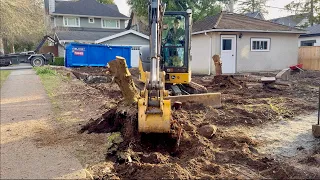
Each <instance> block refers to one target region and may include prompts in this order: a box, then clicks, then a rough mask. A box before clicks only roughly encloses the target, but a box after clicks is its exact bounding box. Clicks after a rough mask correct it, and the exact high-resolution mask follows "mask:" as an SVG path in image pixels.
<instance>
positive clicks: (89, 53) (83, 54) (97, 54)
mask: <svg viewBox="0 0 320 180" xmlns="http://www.w3.org/2000/svg"><path fill="white" fill-rule="evenodd" d="M116 56H121V57H124V58H125V59H126V61H127V66H128V68H131V47H130V46H108V45H98V44H79V43H70V44H68V45H67V47H66V56H65V66H66V67H79V66H98V67H99V66H106V65H107V63H108V62H110V61H112V60H114V59H116Z"/></svg>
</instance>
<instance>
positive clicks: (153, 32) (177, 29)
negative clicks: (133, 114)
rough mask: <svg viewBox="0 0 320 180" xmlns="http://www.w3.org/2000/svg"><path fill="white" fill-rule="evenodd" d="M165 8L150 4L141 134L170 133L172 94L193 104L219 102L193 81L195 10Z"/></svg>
mask: <svg viewBox="0 0 320 180" xmlns="http://www.w3.org/2000/svg"><path fill="white" fill-rule="evenodd" d="M165 9H166V5H165V4H162V3H161V0H150V1H149V9H148V12H149V30H150V45H149V47H143V48H141V49H140V61H139V79H140V81H142V82H144V89H143V90H141V92H140V96H141V98H140V99H139V100H138V130H139V132H142V133H170V131H171V123H172V122H171V121H172V120H171V119H172V118H171V99H170V98H169V95H170V96H185V97H186V96H188V97H186V98H189V96H190V97H191V101H193V102H200V103H201V100H204V99H206V100H208V99H210V98H211V96H212V97H213V96H215V97H213V98H215V99H217V97H216V95H217V94H213V93H205V92H206V89H205V88H204V87H203V86H201V85H198V84H196V83H194V82H191V68H190V60H191V55H190V49H191V29H192V28H191V25H192V11H191V10H190V9H188V10H187V11H186V12H183V11H181V12H179V11H173V12H165ZM199 89H200V90H199ZM197 93H200V94H198V96H194V97H192V96H191V95H190V94H197ZM201 93H204V94H201ZM202 95H203V96H202ZM219 98H220V96H219V97H218V99H219ZM219 100H220V101H221V98H220V99H219Z"/></svg>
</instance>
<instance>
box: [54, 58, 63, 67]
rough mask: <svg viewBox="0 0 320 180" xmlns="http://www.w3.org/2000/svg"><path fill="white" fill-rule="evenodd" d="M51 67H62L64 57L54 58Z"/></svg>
mask: <svg viewBox="0 0 320 180" xmlns="http://www.w3.org/2000/svg"><path fill="white" fill-rule="evenodd" d="M51 65H54V66H64V57H55V58H54V60H53V63H51Z"/></svg>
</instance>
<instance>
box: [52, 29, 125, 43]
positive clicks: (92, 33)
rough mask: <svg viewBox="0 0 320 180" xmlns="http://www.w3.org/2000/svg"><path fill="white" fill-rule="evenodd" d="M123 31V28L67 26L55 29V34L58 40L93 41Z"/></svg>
mask: <svg viewBox="0 0 320 180" xmlns="http://www.w3.org/2000/svg"><path fill="white" fill-rule="evenodd" d="M123 31H125V29H114V30H103V29H95V28H69V29H68V30H62V31H57V32H56V33H55V34H56V36H57V37H58V39H59V41H88V42H95V41H96V40H98V39H101V38H105V37H108V36H112V35H114V34H118V33H121V32H123Z"/></svg>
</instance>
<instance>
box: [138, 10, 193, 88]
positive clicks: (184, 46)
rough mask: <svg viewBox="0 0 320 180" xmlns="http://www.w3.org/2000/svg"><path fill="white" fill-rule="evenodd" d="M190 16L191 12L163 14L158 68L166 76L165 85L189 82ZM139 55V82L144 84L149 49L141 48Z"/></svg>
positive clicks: (148, 65)
mask: <svg viewBox="0 0 320 180" xmlns="http://www.w3.org/2000/svg"><path fill="white" fill-rule="evenodd" d="M191 14H192V13H191V10H190V11H189V10H187V11H186V12H180V11H172V12H165V13H164V16H163V22H162V23H163V25H162V27H161V31H162V32H161V34H162V38H161V50H160V51H161V52H160V54H161V59H160V66H161V70H162V71H164V72H165V74H166V75H165V83H166V84H188V83H190V81H191V69H190V65H189V64H190V59H191V55H190V47H191V41H190V40H191V20H192V15H191ZM140 54H141V57H140V62H139V63H140V64H139V72H140V81H142V82H144V83H145V82H146V72H150V59H149V58H148V57H149V48H148V47H144V48H142V49H141V52H140Z"/></svg>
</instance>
